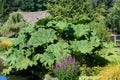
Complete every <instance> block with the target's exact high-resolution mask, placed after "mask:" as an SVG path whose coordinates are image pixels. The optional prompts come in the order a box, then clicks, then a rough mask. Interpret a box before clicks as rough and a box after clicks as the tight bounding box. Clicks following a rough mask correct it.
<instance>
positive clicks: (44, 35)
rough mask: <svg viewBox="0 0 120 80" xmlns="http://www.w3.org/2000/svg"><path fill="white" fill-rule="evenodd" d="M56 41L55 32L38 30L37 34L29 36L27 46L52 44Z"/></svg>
mask: <svg viewBox="0 0 120 80" xmlns="http://www.w3.org/2000/svg"><path fill="white" fill-rule="evenodd" d="M54 40H57V37H56V34H55V31H54V30H52V29H44V28H40V29H39V30H38V31H37V32H34V33H33V34H32V35H31V38H30V40H29V41H28V45H33V46H36V47H37V46H41V45H43V44H46V43H50V42H54Z"/></svg>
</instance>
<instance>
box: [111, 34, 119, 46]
mask: <svg viewBox="0 0 120 80" xmlns="http://www.w3.org/2000/svg"><path fill="white" fill-rule="evenodd" d="M110 39H111V40H112V41H113V42H115V43H116V44H117V46H118V47H120V35H111V36H110Z"/></svg>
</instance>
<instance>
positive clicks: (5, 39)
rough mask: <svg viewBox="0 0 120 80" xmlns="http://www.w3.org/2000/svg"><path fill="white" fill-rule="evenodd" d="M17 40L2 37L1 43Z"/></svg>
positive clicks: (0, 38)
mask: <svg viewBox="0 0 120 80" xmlns="http://www.w3.org/2000/svg"><path fill="white" fill-rule="evenodd" d="M14 39H15V38H7V37H0V41H11V42H12V41H13V40H14Z"/></svg>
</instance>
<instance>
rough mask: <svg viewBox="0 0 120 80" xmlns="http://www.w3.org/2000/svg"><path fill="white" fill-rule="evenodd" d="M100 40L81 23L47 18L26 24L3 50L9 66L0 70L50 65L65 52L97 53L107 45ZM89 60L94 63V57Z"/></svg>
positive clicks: (8, 71)
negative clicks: (44, 21)
mask: <svg viewBox="0 0 120 80" xmlns="http://www.w3.org/2000/svg"><path fill="white" fill-rule="evenodd" d="M104 43H106V42H105V41H102V40H101V39H100V37H99V36H98V35H97V33H96V31H95V30H94V29H91V28H90V27H89V26H88V25H84V24H76V25H75V24H72V23H67V22H64V21H58V22H56V21H54V20H51V21H49V22H48V23H46V24H45V25H40V24H39V25H29V26H28V27H26V28H23V29H22V30H21V31H20V32H19V35H18V38H17V39H15V41H13V46H12V47H11V48H10V49H9V50H8V51H7V52H6V53H5V55H6V58H7V60H5V61H4V64H5V65H7V66H8V65H9V66H8V67H7V69H5V70H4V71H3V73H5V74H9V73H10V72H11V71H12V70H15V71H16V70H17V71H19V70H25V69H27V68H28V67H32V66H37V65H39V63H42V64H43V65H44V66H45V67H46V68H49V69H50V68H52V67H53V65H54V63H55V62H56V61H58V60H59V59H60V58H62V57H64V56H66V55H67V54H74V55H80V54H83V55H92V56H94V55H101V54H100V52H99V51H101V50H102V49H104V48H106V49H108V47H106V46H105V45H103V44H104ZM106 44H107V43H106ZM108 44H109V42H108ZM115 52H116V50H115ZM108 53H110V52H108ZM111 53H114V52H111ZM103 55H106V54H103ZM90 60H93V61H94V62H92V64H96V62H95V60H94V58H91V59H90ZM100 61H101V60H99V61H98V63H99V62H100Z"/></svg>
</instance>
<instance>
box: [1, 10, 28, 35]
mask: <svg viewBox="0 0 120 80" xmlns="http://www.w3.org/2000/svg"><path fill="white" fill-rule="evenodd" d="M26 25H27V23H26V22H25V21H24V20H23V17H22V15H21V14H20V13H19V12H13V13H11V14H10V16H9V18H8V20H7V21H6V23H5V24H4V25H3V26H2V27H1V28H0V34H1V35H2V36H6V35H7V34H10V33H18V32H19V30H20V29H21V28H23V27H25V26H26Z"/></svg>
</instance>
